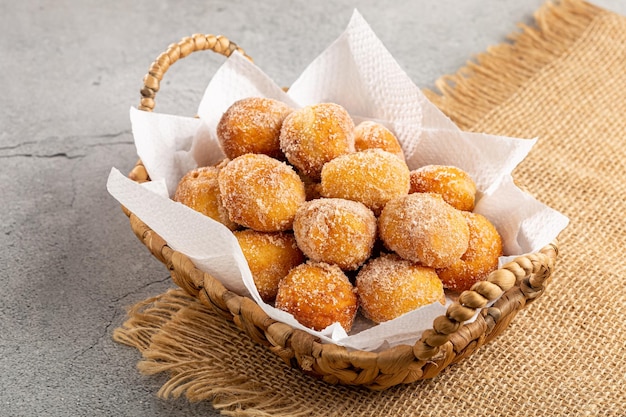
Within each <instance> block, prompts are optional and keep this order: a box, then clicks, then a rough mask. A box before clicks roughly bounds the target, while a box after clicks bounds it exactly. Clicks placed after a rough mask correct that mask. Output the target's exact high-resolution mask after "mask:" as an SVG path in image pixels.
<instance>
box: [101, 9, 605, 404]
mask: <svg viewBox="0 0 626 417" xmlns="http://www.w3.org/2000/svg"><path fill="white" fill-rule="evenodd" d="M603 13H605V11H604V10H603V9H600V8H598V7H596V6H593V5H591V4H588V3H585V2H582V1H579V0H562V1H560V2H558V3H547V4H546V5H545V6H543V7H542V8H541V9H539V10H538V11H537V12H536V13H535V20H536V23H535V26H533V27H529V26H526V25H520V26H521V29H522V30H521V32H516V33H514V34H513V35H511V36H510V39H511V40H512V42H510V43H503V44H500V45H496V46H493V47H490V48H489V49H488V51H487V52H486V53H484V54H481V55H478V56H477V57H476V60H475V62H470V63H468V64H467V66H466V67H464V68H462V69H460V70H459V71H458V72H457V73H456V74H454V75H448V76H444V77H441V78H440V79H439V80H438V81H437V83H436V86H437V88H438V89H439V90H440V92H439V93H435V92H433V91H426V92H425V93H426V95H427V96H428V98H429V99H430V100H431V101H432V102H433V103H434V104H436V105H437V106H438V107H439V108H440V109H441V110H442V111H443V112H444V113H446V114H447V115H448V116H449V117H450V118H451V119H452V120H453V121H454V122H455V123H456V124H457V125H458V126H459V127H461V128H462V129H469V128H471V127H472V126H473V125H475V124H476V123H477V122H478V121H479V120H481V119H482V118H483V117H485V116H486V115H487V114H488V113H489V112H490V111H491V110H492V109H494V108H496V107H497V106H498V105H500V104H502V103H503V102H504V101H506V100H507V99H508V98H509V97H511V95H513V94H514V93H515V92H516V91H518V90H519V89H520V88H522V87H523V85H524V84H525V83H526V82H528V81H529V80H530V79H531V78H532V77H533V75H535V74H536V73H537V72H538V71H540V70H541V68H543V67H544V66H545V65H547V64H548V63H550V62H551V61H553V60H554V59H556V58H558V57H559V56H561V55H562V54H563V53H565V52H566V51H567V49H568V48H569V47H571V46H572V45H573V44H574V43H575V42H576V40H577V39H578V38H580V37H581V35H582V34H583V33H584V32H585V30H586V29H587V28H588V27H589V25H590V24H591V23H592V22H593V20H594V19H595V18H596V17H598V16H599V15H601V14H603ZM128 316H129V318H128V319H127V321H126V322H125V323H124V324H123V325H122V327H120V328H118V329H116V330H115V331H114V334H113V339H114V340H115V341H116V342H119V343H122V344H125V345H128V346H131V347H134V348H136V349H138V350H139V351H140V352H141V354H142V356H143V360H142V361H140V362H139V364H138V368H139V370H140V371H141V372H142V373H143V374H146V375H155V374H159V373H163V372H166V373H168V374H169V376H170V378H169V380H168V381H167V382H166V383H165V384H164V385H163V387H162V388H161V389H160V390H159V392H158V395H159V397H161V398H178V397H181V396H183V395H184V396H185V397H186V398H187V399H189V400H190V401H202V400H210V401H212V404H213V406H214V407H215V408H216V409H217V410H219V411H220V412H221V413H222V414H224V415H231V416H249V415H255V416H298V415H310V413H311V410H303V409H301V408H299V407H298V404H297V402H296V404H294V403H293V401H288V400H287V399H285V398H282V397H281V396H277V393H276V391H275V390H272V389H270V388H267V387H264V386H260V385H259V384H258V383H253V382H251V381H249V380H247V379H246V378H245V377H242V376H240V375H236V374H232V373H230V374H229V373H228V372H227V371H226V372H225V371H224V369H223V367H217V368H216V367H214V366H209V364H211V362H212V361H221V360H223V359H224V358H221V357H220V356H219V352H214V351H207V350H206V349H205V350H203V349H202V343H200V344H199V345H197V346H196V345H193V344H191V345H190V344H189V343H183V341H188V340H194V339H196V340H202V339H204V338H212V339H216V338H217V339H220V338H224V343H227V342H229V341H230V340H229V339H227V338H228V334H231V335H232V333H233V332H238V330H237V329H236V328H235V327H234V326H231V327H230V329H229V333H224V332H225V329H224V328H223V327H221V328H211V325H212V322H214V321H225V320H223V319H222V318H220V317H216V316H215V314H214V313H212V312H211V311H210V310H209V309H208V308H207V307H205V306H203V305H202V304H201V303H199V302H198V301H197V300H195V299H194V298H193V297H190V296H188V295H186V294H185V293H184V292H183V291H181V290H170V291H168V292H167V293H165V294H161V295H159V296H156V297H153V298H150V299H147V300H145V301H143V302H140V303H138V304H137V305H135V306H133V307H132V308H131V309H130V310H129V312H128ZM211 316H212V317H211ZM223 325H224V326H226V327H228V326H229V324H228V323H224V324H223ZM217 326H218V327H219V326H220V325H217ZM181 335H182V336H181ZM194 346H196V347H194ZM268 354H269V353H268Z"/></svg>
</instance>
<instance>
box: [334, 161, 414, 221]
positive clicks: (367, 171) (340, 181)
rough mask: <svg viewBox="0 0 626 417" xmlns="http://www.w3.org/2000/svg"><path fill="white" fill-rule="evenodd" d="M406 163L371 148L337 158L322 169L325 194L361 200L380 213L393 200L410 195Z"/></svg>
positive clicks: (376, 212)
mask: <svg viewBox="0 0 626 417" xmlns="http://www.w3.org/2000/svg"><path fill="white" fill-rule="evenodd" d="M409 186H410V172H409V168H408V167H407V165H406V163H405V162H404V161H402V160H400V159H399V158H398V157H396V156H395V155H394V154H391V153H389V152H386V151H383V150H381V149H367V150H365V151H362V152H356V153H352V154H349V155H343V156H340V157H337V158H335V159H333V160H332V161H330V162H328V163H327V164H326V165H324V168H323V169H322V195H323V196H324V197H328V198H344V199H346V200H353V201H359V202H361V203H363V204H365V205H366V206H367V207H369V208H370V209H371V210H372V211H373V212H374V213H375V214H377V215H378V214H379V213H380V211H381V210H382V209H383V207H384V206H385V204H387V202H388V201H389V200H391V199H393V198H396V197H399V196H402V195H406V194H407V193H408V192H409Z"/></svg>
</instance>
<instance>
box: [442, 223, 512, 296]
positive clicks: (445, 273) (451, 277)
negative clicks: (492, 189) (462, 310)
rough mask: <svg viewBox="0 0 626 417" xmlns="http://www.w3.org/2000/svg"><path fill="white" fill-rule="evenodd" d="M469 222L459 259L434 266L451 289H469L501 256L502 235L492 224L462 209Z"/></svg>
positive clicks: (492, 268) (459, 290) (480, 279)
mask: <svg viewBox="0 0 626 417" xmlns="http://www.w3.org/2000/svg"><path fill="white" fill-rule="evenodd" d="M463 215H464V216H465V219H466V220H467V224H468V226H469V236H470V237H469V246H468V248H467V251H465V253H464V254H463V256H462V257H461V259H458V260H457V261H455V262H454V263H453V264H452V265H450V266H449V267H447V268H444V269H439V270H437V273H438V274H439V278H440V279H441V281H442V282H443V285H444V287H445V288H448V289H450V290H452V291H457V292H461V291H465V290H469V289H470V288H471V286H472V285H474V283H476V282H478V281H482V280H484V279H486V278H487V276H488V275H489V274H490V273H491V272H492V271H494V270H495V269H496V268H497V267H498V258H499V257H500V256H502V238H501V237H500V234H499V233H498V231H497V230H496V228H495V227H494V225H493V224H492V223H491V222H490V221H489V220H488V219H487V218H486V217H484V216H482V215H480V214H477V213H472V212H463Z"/></svg>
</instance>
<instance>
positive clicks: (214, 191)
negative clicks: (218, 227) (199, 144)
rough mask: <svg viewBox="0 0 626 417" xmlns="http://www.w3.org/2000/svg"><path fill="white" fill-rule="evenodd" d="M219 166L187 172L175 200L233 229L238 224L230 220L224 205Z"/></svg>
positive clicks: (177, 190) (175, 194)
mask: <svg viewBox="0 0 626 417" xmlns="http://www.w3.org/2000/svg"><path fill="white" fill-rule="evenodd" d="M219 171H220V167H219V166H208V167H200V168H196V169H193V170H191V171H189V172H188V173H187V174H185V175H184V176H183V177H182V178H181V179H180V181H179V182H178V186H177V187H176V192H175V193H174V201H178V202H179V203H182V204H184V205H186V206H187V207H190V208H192V209H194V210H196V211H198V212H200V213H202V214H204V215H205V216H208V217H210V218H212V219H213V220H215V221H218V222H220V223H222V224H223V225H224V226H226V227H228V228H229V229H231V230H235V229H236V228H237V227H238V226H237V224H236V223H234V222H232V221H230V219H229V218H228V212H227V211H226V209H225V208H224V206H223V205H222V201H221V198H220V188H219V185H218V181H217V176H218V174H219Z"/></svg>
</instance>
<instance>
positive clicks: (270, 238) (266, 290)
mask: <svg viewBox="0 0 626 417" xmlns="http://www.w3.org/2000/svg"><path fill="white" fill-rule="evenodd" d="M233 233H234V235H235V237H236V238H237V241H238V242H239V246H241V250H242V252H243V254H244V256H245V257H246V260H247V261H248V266H249V267H250V271H251V272H252V278H253V279H254V284H255V285H256V288H257V290H258V291H259V294H260V295H261V298H262V299H263V301H265V302H266V303H269V302H272V301H274V299H275V298H276V293H277V292H278V283H279V282H280V280H281V279H283V278H284V277H285V276H286V275H287V274H288V273H289V270H290V269H291V268H293V267H295V266H297V265H300V264H301V263H302V262H304V255H303V254H302V252H301V251H300V249H298V245H297V244H296V239H295V238H294V236H293V235H292V234H291V233H286V232H274V233H268V232H257V231H255V230H252V229H247V230H238V231H235V232H233Z"/></svg>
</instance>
